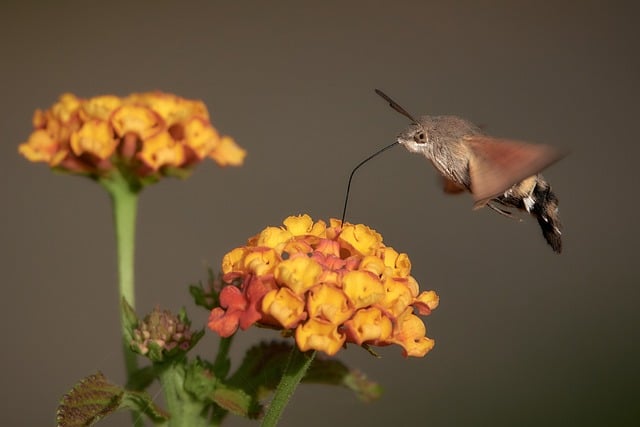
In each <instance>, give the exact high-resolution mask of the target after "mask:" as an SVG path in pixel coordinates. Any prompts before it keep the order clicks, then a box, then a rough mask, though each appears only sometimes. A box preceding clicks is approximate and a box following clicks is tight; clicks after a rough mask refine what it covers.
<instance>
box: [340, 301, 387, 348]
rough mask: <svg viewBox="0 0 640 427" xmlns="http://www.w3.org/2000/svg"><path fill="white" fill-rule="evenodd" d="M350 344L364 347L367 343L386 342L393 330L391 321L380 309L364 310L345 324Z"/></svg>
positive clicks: (359, 311)
mask: <svg viewBox="0 0 640 427" xmlns="http://www.w3.org/2000/svg"><path fill="white" fill-rule="evenodd" d="M345 329H346V332H347V336H348V338H349V342H354V343H356V344H358V345H362V344H363V343H365V342H378V341H381V342H384V341H386V340H387V339H388V338H389V337H390V336H391V332H392V329H393V325H392V323H391V320H390V319H389V318H388V317H387V316H385V315H384V314H383V313H382V311H381V310H380V309H379V308H376V307H371V308H363V309H361V310H358V311H357V312H356V313H355V315H354V316H353V317H352V318H351V319H350V320H349V321H347V322H346V323H345Z"/></svg>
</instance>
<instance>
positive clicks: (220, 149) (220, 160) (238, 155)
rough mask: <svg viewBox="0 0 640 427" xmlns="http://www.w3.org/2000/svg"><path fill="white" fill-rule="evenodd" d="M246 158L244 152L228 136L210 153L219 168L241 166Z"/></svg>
mask: <svg viewBox="0 0 640 427" xmlns="http://www.w3.org/2000/svg"><path fill="white" fill-rule="evenodd" d="M246 156H247V152H246V150H244V149H242V148H240V146H239V145H238V144H236V142H235V141H234V140H233V139H232V138H231V137H229V136H223V137H222V139H221V140H220V143H219V144H218V145H217V147H216V148H215V149H214V150H213V151H211V154H209V157H211V158H212V159H213V160H214V161H215V162H216V163H217V164H218V165H219V166H241V165H242V164H243V163H244V158H245V157H246Z"/></svg>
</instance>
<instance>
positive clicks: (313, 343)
mask: <svg viewBox="0 0 640 427" xmlns="http://www.w3.org/2000/svg"><path fill="white" fill-rule="evenodd" d="M345 339H346V337H345V335H344V334H342V333H340V332H338V328H337V327H336V326H335V325H333V324H331V323H330V322H327V321H326V320H322V319H309V320H307V321H306V322H305V323H304V324H302V325H300V326H298V327H297V328H296V343H297V344H298V348H299V349H300V350H301V351H309V350H319V351H323V352H324V353H326V354H328V355H329V356H333V355H334V354H336V353H337V352H338V350H340V349H341V348H342V345H343V344H344V341H345Z"/></svg>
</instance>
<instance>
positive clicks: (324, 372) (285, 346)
mask: <svg viewBox="0 0 640 427" xmlns="http://www.w3.org/2000/svg"><path fill="white" fill-rule="evenodd" d="M291 347H292V345H291V344H289V343H286V342H281V341H280V342H276V341H273V342H270V343H266V342H262V343H260V344H258V345H256V346H254V347H252V348H250V349H249V350H248V351H247V354H246V355H245V358H244V360H243V361H242V364H241V365H240V367H239V368H238V370H237V371H236V372H235V373H234V374H233V376H231V377H230V378H229V380H228V382H227V383H228V384H229V385H232V386H236V387H241V388H242V389H243V390H245V391H246V392H247V393H249V394H251V395H256V396H257V397H263V395H264V394H266V392H270V391H272V390H274V389H275V388H276V386H277V385H278V382H279V381H280V378H281V377H282V373H283V371H284V367H285V365H286V363H287V357H288V355H289V352H290V351H291ZM302 382H303V383H307V384H327V385H336V386H340V387H345V388H348V389H349V390H352V391H353V392H355V394H356V396H357V397H358V399H360V400H362V401H365V402H370V401H372V400H375V399H377V398H379V397H380V395H381V394H382V388H381V387H380V385H379V384H377V383H376V382H374V381H371V380H369V379H367V377H366V376H365V375H364V374H363V373H361V372H359V371H357V370H352V369H350V368H349V367H347V366H346V365H345V364H344V363H343V362H341V361H339V360H337V359H329V358H323V357H321V356H318V357H316V358H315V360H314V361H313V363H312V364H311V366H310V368H309V370H308V371H307V374H306V375H305V377H304V378H303V379H302Z"/></svg>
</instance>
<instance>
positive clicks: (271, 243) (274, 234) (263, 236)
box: [256, 227, 293, 248]
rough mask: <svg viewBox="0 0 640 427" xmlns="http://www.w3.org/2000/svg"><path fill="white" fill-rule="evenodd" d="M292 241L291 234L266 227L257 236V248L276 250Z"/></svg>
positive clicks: (278, 228)
mask: <svg viewBox="0 0 640 427" xmlns="http://www.w3.org/2000/svg"><path fill="white" fill-rule="evenodd" d="M291 239H293V234H291V233H290V232H288V231H287V230H283V229H282V228H280V227H267V228H265V229H264V230H262V232H261V233H260V234H259V235H258V240H257V241H256V245H257V246H266V247H268V248H276V247H278V246H279V245H282V244H284V243H287V242H288V241H289V240H291Z"/></svg>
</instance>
